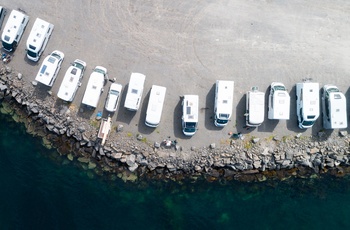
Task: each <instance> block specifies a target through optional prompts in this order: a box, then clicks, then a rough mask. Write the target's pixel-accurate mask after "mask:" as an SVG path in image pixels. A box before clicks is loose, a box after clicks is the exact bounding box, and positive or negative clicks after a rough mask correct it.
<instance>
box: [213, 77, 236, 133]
mask: <svg viewBox="0 0 350 230" xmlns="http://www.w3.org/2000/svg"><path fill="white" fill-rule="evenodd" d="M233 90H234V82H233V81H223V80H217V81H216V86H215V104H214V116H215V117H214V124H215V126H218V127H223V126H225V125H226V124H227V123H228V121H229V120H230V118H231V115H232V103H233Z"/></svg>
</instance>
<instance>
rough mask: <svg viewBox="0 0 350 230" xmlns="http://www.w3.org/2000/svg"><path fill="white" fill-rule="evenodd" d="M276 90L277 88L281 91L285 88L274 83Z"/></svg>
mask: <svg viewBox="0 0 350 230" xmlns="http://www.w3.org/2000/svg"><path fill="white" fill-rule="evenodd" d="M273 88H274V89H275V90H276V91H277V90H281V91H286V88H285V87H284V86H282V85H276V86H275V87H273Z"/></svg>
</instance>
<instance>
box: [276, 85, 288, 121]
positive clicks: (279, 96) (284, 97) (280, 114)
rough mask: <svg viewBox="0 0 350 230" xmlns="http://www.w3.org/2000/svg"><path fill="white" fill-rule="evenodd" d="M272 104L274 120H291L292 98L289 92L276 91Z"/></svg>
mask: <svg viewBox="0 0 350 230" xmlns="http://www.w3.org/2000/svg"><path fill="white" fill-rule="evenodd" d="M272 103H273V110H271V111H272V112H273V117H274V119H289V110H290V96H289V94H288V92H287V91H284V90H275V91H274V95H273V102H272Z"/></svg>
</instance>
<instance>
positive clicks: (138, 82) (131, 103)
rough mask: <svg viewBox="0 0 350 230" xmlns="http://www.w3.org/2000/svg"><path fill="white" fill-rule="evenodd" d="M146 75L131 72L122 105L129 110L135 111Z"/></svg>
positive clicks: (139, 101) (139, 102)
mask: <svg viewBox="0 0 350 230" xmlns="http://www.w3.org/2000/svg"><path fill="white" fill-rule="evenodd" d="M145 79H146V76H145V75H143V74H141V73H132V74H131V77H130V81H129V86H128V92H127V94H126V98H125V103H124V107H125V108H126V109H128V110H131V111H137V110H138V109H139V107H140V104H141V97H142V92H143V85H144V83H145Z"/></svg>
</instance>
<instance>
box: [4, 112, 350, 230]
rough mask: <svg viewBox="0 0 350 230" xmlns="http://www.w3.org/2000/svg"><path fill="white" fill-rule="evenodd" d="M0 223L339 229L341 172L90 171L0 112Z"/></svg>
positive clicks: (347, 187)
mask: <svg viewBox="0 0 350 230" xmlns="http://www.w3.org/2000/svg"><path fill="white" fill-rule="evenodd" d="M0 124H1V125H0V181H1V190H0V229H282V228H284V229H326V228H333V229H346V228H349V227H350V220H349V216H350V183H349V179H348V178H334V177H324V178H321V179H313V180H311V179H308V180H303V179H294V180H288V181H284V182H278V181H268V182H264V183H240V182H227V183H208V182H198V183H195V184H193V183H186V182H184V183H183V184H176V183H170V182H168V183H165V182H144V183H138V184H131V183H124V182H122V181H119V180H117V181H107V180H105V179H104V178H101V177H94V178H91V177H89V176H88V174H87V173H86V171H84V170H82V169H80V168H77V167H76V166H75V165H74V164H72V163H67V161H66V160H61V161H57V160H53V159H52V156H56V155H57V153H56V152H55V151H54V150H47V149H45V148H44V147H42V146H41V144H40V140H38V139H37V138H33V137H31V136H30V135H27V134H26V133H25V131H24V128H23V127H22V126H21V125H19V124H16V123H14V122H12V121H11V120H10V119H9V118H8V117H5V116H4V115H0Z"/></svg>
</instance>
